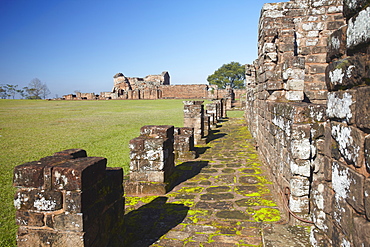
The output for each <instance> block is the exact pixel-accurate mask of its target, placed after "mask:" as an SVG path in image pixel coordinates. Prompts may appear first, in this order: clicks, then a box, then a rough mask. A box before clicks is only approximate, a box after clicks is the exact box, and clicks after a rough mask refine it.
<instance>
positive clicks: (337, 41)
mask: <svg viewBox="0 0 370 247" xmlns="http://www.w3.org/2000/svg"><path fill="white" fill-rule="evenodd" d="M346 35H347V26H343V27H341V28H340V29H338V30H336V31H334V32H333V34H332V35H330V36H329V38H328V46H327V47H328V52H327V54H326V61H327V62H331V61H332V60H333V59H334V58H341V57H342V56H343V55H345V54H346V51H347V46H346V44H347V36H346Z"/></svg>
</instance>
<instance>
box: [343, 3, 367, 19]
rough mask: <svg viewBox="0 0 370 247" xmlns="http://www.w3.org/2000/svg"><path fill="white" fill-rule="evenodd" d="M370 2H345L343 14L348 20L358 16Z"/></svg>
mask: <svg viewBox="0 0 370 247" xmlns="http://www.w3.org/2000/svg"><path fill="white" fill-rule="evenodd" d="M367 3H369V1H368V0H344V6H343V14H344V17H346V19H347V20H348V19H349V18H351V17H352V16H354V15H355V14H357V13H358V12H359V11H360V10H361V9H362V8H363V7H365V6H366V4H367Z"/></svg>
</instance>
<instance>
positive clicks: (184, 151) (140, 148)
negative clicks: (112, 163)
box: [125, 101, 221, 196]
mask: <svg viewBox="0 0 370 247" xmlns="http://www.w3.org/2000/svg"><path fill="white" fill-rule="evenodd" d="M213 104H214V105H215V107H214V108H216V107H217V108H221V106H220V102H217V103H213ZM212 115H213V114H212ZM214 118H215V120H214V121H216V122H218V121H219V120H220V119H221V117H220V118H218V116H215V117H214ZM209 121H210V117H209V116H205V114H204V109H203V101H184V126H185V127H181V128H177V127H176V128H175V127H174V126H170V125H159V126H157V125H156V126H153V125H147V126H143V127H142V128H141V129H140V136H139V137H137V138H134V139H132V140H131V141H130V145H129V146H130V159H131V161H130V174H129V178H128V180H126V181H125V192H126V195H136V196H142V195H164V194H166V193H167V192H168V189H169V188H170V187H171V183H172V180H171V175H172V173H173V172H174V169H175V160H178V161H188V160H192V159H194V158H196V151H195V145H196V144H199V143H200V142H201V143H205V142H206V138H207V136H206V135H205V134H204V133H208V134H207V135H211V132H210V130H209V129H207V130H206V131H205V130H204V129H205V127H204V126H210V122H209Z"/></svg>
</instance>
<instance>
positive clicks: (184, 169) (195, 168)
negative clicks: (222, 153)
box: [167, 161, 208, 192]
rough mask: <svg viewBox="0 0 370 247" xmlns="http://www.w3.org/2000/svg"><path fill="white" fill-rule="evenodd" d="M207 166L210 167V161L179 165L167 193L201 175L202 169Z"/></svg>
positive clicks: (172, 176)
mask: <svg viewBox="0 0 370 247" xmlns="http://www.w3.org/2000/svg"><path fill="white" fill-rule="evenodd" d="M206 166H208V161H187V162H184V163H182V164H180V165H177V166H176V167H175V171H174V172H173V174H172V175H171V178H170V182H169V186H168V187H167V192H169V191H171V190H172V189H173V188H174V187H175V186H177V185H179V184H181V183H183V182H185V181H187V180H188V179H190V178H192V177H194V176H196V175H197V174H199V173H200V171H201V170H202V168H203V167H206Z"/></svg>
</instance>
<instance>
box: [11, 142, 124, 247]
mask: <svg viewBox="0 0 370 247" xmlns="http://www.w3.org/2000/svg"><path fill="white" fill-rule="evenodd" d="M106 163H107V160H106V159H105V158H98V157H87V156H86V152H85V151H84V150H81V149H71V150H65V151H62V152H58V153H55V154H54V155H53V156H49V157H45V158H42V159H40V160H39V161H34V162H30V163H26V164H23V165H19V166H17V167H15V168H14V186H15V187H17V192H16V194H15V197H14V205H15V207H16V209H17V211H16V223H17V224H18V225H19V228H18V233H17V245H18V246H48V245H50V246H55V247H62V246H114V245H116V244H117V243H118V242H116V241H118V233H119V231H120V230H122V224H123V216H124V198H123V185H122V182H123V181H122V180H123V170H122V168H107V167H106ZM97 233H99V234H97Z"/></svg>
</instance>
